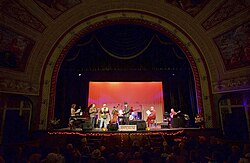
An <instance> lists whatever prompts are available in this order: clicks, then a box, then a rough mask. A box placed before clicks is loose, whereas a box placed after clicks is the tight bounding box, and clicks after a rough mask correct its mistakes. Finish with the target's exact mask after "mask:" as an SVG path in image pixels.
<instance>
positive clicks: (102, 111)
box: [99, 104, 109, 128]
mask: <svg viewBox="0 0 250 163" xmlns="http://www.w3.org/2000/svg"><path fill="white" fill-rule="evenodd" d="M99 115H100V116H99V117H100V118H101V120H100V125H99V128H102V126H103V125H104V128H107V118H108V116H109V108H108V107H107V104H103V105H102V108H101V109H100V112H99Z"/></svg>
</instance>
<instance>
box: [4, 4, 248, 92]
mask: <svg viewBox="0 0 250 163" xmlns="http://www.w3.org/2000/svg"><path fill="white" fill-rule="evenodd" d="M0 3H1V4H0V7H1V11H0V12H1V22H0V41H1V42H0V72H3V73H1V75H0V79H1V81H0V87H1V88H0V91H3V92H15V93H25V94H39V89H40V88H39V87H40V86H39V85H40V83H41V81H40V80H41V78H43V69H44V68H45V67H44V66H46V62H47V57H48V56H49V54H50V52H51V50H52V49H53V46H54V45H55V44H56V42H57V40H58V39H59V38H60V37H63V35H64V33H65V32H66V31H67V30H68V29H69V28H70V27H72V26H74V25H75V24H76V23H78V22H80V21H82V20H83V19H84V18H88V17H91V16H93V15H96V14H101V13H102V12H107V11H109V12H111V13H112V10H121V11H122V10H127V9H130V10H138V11H147V12H148V13H154V14H156V15H160V16H161V17H164V18H165V19H167V20H168V21H171V22H173V24H175V25H177V26H179V27H180V28H181V29H183V30H184V31H185V32H186V33H188V35H189V36H190V37H191V39H192V40H194V42H195V43H196V44H197V46H198V48H199V49H200V50H201V52H202V55H203V56H204V60H205V63H206V65H207V67H208V72H209V76H210V78H211V82H212V83H211V87H212V91H213V92H214V93H216V92H223V91H230V90H236V89H237V88H238V87H241V89H249V88H250V79H249V76H250V73H249V72H250V71H249V68H250V67H249V65H250V52H249V49H250V23H249V20H250V16H249V15H250V12H249V11H250V10H249V6H250V2H249V1H248V0H237V1H235V0H181V1H180V0H160V1H158V3H157V4H156V2H155V1H151V0H138V1H137V2H127V1H123V0H117V1H107V0H106V1H101V2H100V1H97V0H86V1H83V0H54V1H49V0H29V1H20V0H2V1H1V2H0ZM125 16H126V15H125ZM104 19H105V18H104ZM142 19H143V16H142ZM87 23H91V22H87ZM159 23H161V22H160V21H159ZM72 35H73V34H72ZM239 81H240V83H239ZM16 83H19V84H20V86H19V87H17V86H16V85H17V84H16ZM223 87H224V88H223ZM223 89H224V90H223Z"/></svg>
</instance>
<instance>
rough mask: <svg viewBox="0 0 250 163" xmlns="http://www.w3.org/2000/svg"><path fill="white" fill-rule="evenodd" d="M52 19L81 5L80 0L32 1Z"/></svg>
mask: <svg viewBox="0 0 250 163" xmlns="http://www.w3.org/2000/svg"><path fill="white" fill-rule="evenodd" d="M34 1H35V2H36V3H37V4H38V5H39V6H40V7H41V8H42V9H43V10H44V11H45V12H47V14H48V15H49V16H50V17H52V18H53V19H55V18H57V17H58V16H59V15H61V14H62V13H63V12H65V11H67V10H69V9H70V8H72V7H74V6H76V5H78V4H80V3H81V1H82V0H54V1H51V0H34Z"/></svg>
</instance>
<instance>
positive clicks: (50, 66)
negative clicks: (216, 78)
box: [39, 10, 214, 130]
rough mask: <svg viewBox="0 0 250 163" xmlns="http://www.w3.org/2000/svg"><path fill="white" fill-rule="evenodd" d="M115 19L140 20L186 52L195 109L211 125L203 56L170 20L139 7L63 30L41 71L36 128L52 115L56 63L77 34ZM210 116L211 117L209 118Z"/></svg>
mask: <svg viewBox="0 0 250 163" xmlns="http://www.w3.org/2000/svg"><path fill="white" fill-rule="evenodd" d="M115 23H116V24H117V23H130V24H140V25H143V26H146V27H149V28H153V29H155V30H158V31H159V32H161V33H163V34H165V35H166V36H168V37H170V38H171V39H172V40H173V41H174V42H176V43H177V44H178V45H179V46H180V48H181V49H182V50H183V51H184V53H185V54H186V56H187V58H188V60H189V63H190V65H191V67H192V71H193V76H194V81H195V88H196V98H197V108H198V113H200V114H201V115H203V116H204V118H205V123H206V127H208V128H211V127H213V123H212V122H213V121H212V109H211V103H212V99H211V88H210V84H209V81H210V79H209V74H208V69H207V66H206V63H205V60H204V58H203V56H202V54H201V51H200V50H199V48H198V47H197V45H196V44H195V42H194V41H193V40H192V39H191V38H190V37H189V36H188V35H187V34H186V33H185V32H184V31H183V30H182V29H180V28H179V27H178V26H177V25H175V24H174V23H172V22H170V21H168V20H166V19H164V18H162V17H159V16H157V15H153V14H151V13H147V12H142V11H130V10H128V11H124V10H123V11H110V12H106V13H101V14H98V15H94V16H91V17H89V18H86V19H84V20H82V21H80V22H78V23H77V24H76V25H74V26H72V27H71V28H70V29H69V30H68V31H66V32H65V33H64V34H63V35H62V36H61V37H60V38H59V39H58V41H57V43H56V44H55V46H54V47H53V48H52V50H51V51H50V54H49V55H48V57H47V60H46V63H45V66H44V67H45V68H44V69H43V74H42V81H41V83H42V88H41V98H42V99H41V110H40V122H39V129H41V130H45V129H47V123H48V121H49V120H51V119H53V117H54V105H55V95H56V80H57V75H58V72H59V68H60V65H61V63H62V61H63V59H64V57H65V55H66V54H67V52H68V50H69V49H70V47H71V46H72V45H73V44H74V43H75V42H76V41H77V40H78V39H79V38H80V36H82V35H84V34H87V33H88V32H91V31H94V30H96V29H98V28H101V27H104V26H107V25H111V24H115ZM213 120H214V119H213Z"/></svg>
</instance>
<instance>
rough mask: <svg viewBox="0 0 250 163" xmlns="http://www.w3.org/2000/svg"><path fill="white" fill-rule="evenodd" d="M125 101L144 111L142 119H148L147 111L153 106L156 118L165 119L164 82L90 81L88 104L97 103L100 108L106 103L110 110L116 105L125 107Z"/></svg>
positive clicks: (120, 107) (137, 109)
mask: <svg viewBox="0 0 250 163" xmlns="http://www.w3.org/2000/svg"><path fill="white" fill-rule="evenodd" d="M124 102H127V103H128V104H129V107H133V109H134V110H136V112H141V113H142V119H144V120H146V119H147V114H146V111H147V110H150V107H151V106H154V107H155V109H156V112H157V114H156V120H157V122H158V123H160V122H162V121H163V111H164V108H163V106H164V104H163V91H162V82H90V83H89V97H88V105H90V104H91V103H95V104H96V105H97V107H98V108H101V107H102V104H103V103H106V104H107V106H108V107H109V109H110V111H112V110H113V108H114V106H115V107H118V109H119V110H120V109H123V107H124Z"/></svg>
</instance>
